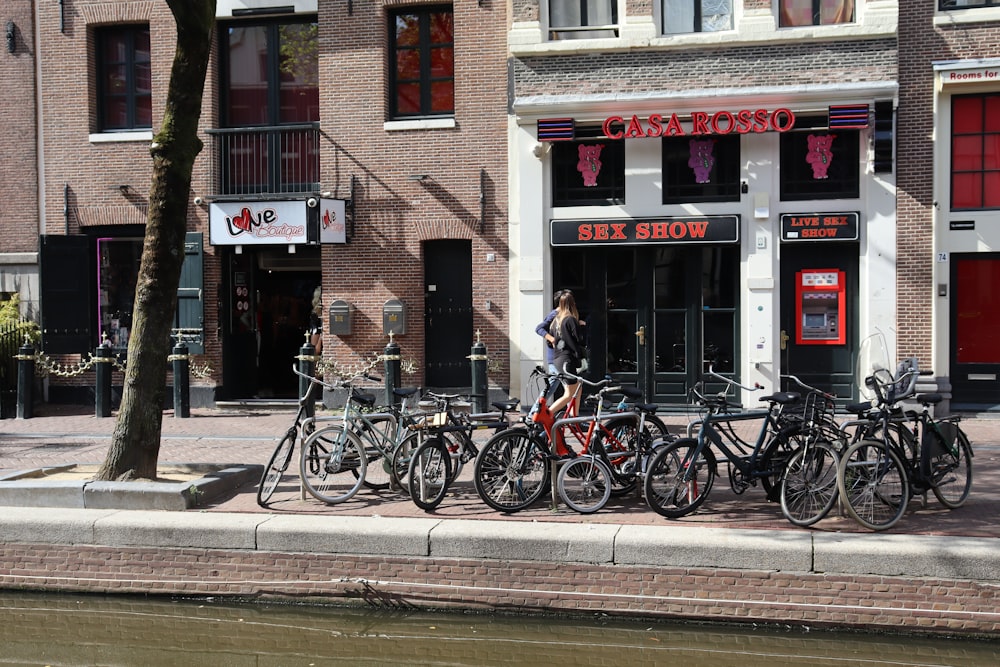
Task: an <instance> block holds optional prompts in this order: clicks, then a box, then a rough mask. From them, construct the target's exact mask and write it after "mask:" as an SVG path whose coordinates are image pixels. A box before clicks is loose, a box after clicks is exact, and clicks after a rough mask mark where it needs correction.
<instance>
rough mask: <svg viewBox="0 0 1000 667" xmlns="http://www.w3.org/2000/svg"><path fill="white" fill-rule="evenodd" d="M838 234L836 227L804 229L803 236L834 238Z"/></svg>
mask: <svg viewBox="0 0 1000 667" xmlns="http://www.w3.org/2000/svg"><path fill="white" fill-rule="evenodd" d="M836 236H837V230H836V229H803V230H802V238H804V239H824V238H826V239H832V238H834V237H836Z"/></svg>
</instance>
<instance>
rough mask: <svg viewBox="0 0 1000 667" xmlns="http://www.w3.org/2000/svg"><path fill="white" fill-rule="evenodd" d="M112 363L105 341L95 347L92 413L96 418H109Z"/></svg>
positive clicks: (108, 345)
mask: <svg viewBox="0 0 1000 667" xmlns="http://www.w3.org/2000/svg"><path fill="white" fill-rule="evenodd" d="M113 363H114V359H112V358H111V345H110V344H109V343H108V341H107V339H105V341H104V342H103V343H101V344H100V345H98V346H97V354H95V355H94V370H95V371H96V379H95V386H94V394H95V395H94V398H95V400H94V404H95V406H94V413H95V415H96V416H98V417H110V416H111V370H112V364H113Z"/></svg>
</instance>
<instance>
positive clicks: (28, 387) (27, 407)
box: [17, 337, 35, 419]
mask: <svg viewBox="0 0 1000 667" xmlns="http://www.w3.org/2000/svg"><path fill="white" fill-rule="evenodd" d="M34 386H35V348H33V347H32V346H31V343H30V342H28V340H27V337H25V341H24V345H22V346H21V348H20V349H19V350H18V351H17V418H18V419H31V418H32V417H33V416H34V413H35V405H34V401H33V397H32V395H31V393H32V390H33V388H34Z"/></svg>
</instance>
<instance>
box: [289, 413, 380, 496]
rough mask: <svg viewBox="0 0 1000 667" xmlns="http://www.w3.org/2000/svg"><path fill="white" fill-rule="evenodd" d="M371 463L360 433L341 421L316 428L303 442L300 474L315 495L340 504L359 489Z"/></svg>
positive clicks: (312, 494) (307, 488) (304, 484)
mask: <svg viewBox="0 0 1000 667" xmlns="http://www.w3.org/2000/svg"><path fill="white" fill-rule="evenodd" d="M367 464H368V462H367V459H366V458H365V456H364V446H363V445H362V444H361V443H360V442H358V439H357V436H355V435H354V434H353V433H351V432H350V431H345V430H344V428H343V427H342V426H340V425H339V424H338V425H335V426H327V427H325V428H322V429H320V430H318V431H316V432H315V433H313V434H312V435H310V436H309V437H308V438H307V439H306V441H305V442H304V443H303V444H302V456H301V457H300V458H299V473H300V474H301V475H302V484H303V486H305V488H306V491H308V492H309V494H310V495H311V496H312V497H314V498H316V499H317V500H321V501H323V502H324V503H328V504H330V505H336V504H337V503H342V502H344V501H347V500H350V499H351V498H352V497H354V494H356V493H357V492H358V490H359V489H360V488H361V485H362V482H364V479H365V472H366V471H367V467H368V465H367Z"/></svg>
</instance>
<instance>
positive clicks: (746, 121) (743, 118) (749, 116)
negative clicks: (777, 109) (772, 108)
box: [736, 109, 753, 134]
mask: <svg viewBox="0 0 1000 667" xmlns="http://www.w3.org/2000/svg"><path fill="white" fill-rule="evenodd" d="M752 120H753V112H751V111H750V109H740V110H739V112H737V114H736V131H737V132H739V133H740V134H747V133H748V132H750V124H751V122H752Z"/></svg>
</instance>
